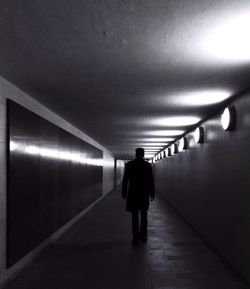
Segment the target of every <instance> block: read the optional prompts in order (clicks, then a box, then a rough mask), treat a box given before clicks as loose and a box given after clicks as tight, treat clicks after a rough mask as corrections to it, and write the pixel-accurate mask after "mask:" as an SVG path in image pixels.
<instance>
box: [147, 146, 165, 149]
mask: <svg viewBox="0 0 250 289" xmlns="http://www.w3.org/2000/svg"><path fill="white" fill-rule="evenodd" d="M143 148H144V150H147V149H156V150H160V149H162V148H163V146H152V147H151V146H149V147H148V146H147V147H143Z"/></svg>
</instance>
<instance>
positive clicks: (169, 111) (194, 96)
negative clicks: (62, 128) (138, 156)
mask: <svg viewBox="0 0 250 289" xmlns="http://www.w3.org/2000/svg"><path fill="white" fill-rule="evenodd" d="M249 30H250V2H249V1H241V0H204V1H203V0H182V1H180V0H171V1H167V0H133V1H132V0H126V1H124V0H98V1H94V0H88V1H87V0H85V1H84V0H71V1H68V0H60V1H59V0H54V1H51V0H40V1H38V0H32V1H20V0H19V1H17V0H12V1H10V0H6V1H1V3H0V33H1V34H0V35H1V41H0V74H1V75H2V76H3V77H5V78H6V79H8V80H9V81H11V82H12V83H14V84H15V85H17V86H18V87H19V88H21V89H22V90H24V91H25V92H27V93H29V94H30V95H31V96H33V97H34V98H36V99H37V100H38V101H40V102H41V103H42V104H44V105H45V106H47V107H49V108H50V109H52V110H53V111H55V112H56V113H58V114H59V115H61V116H62V117H64V118H65V119H66V120H68V121H69V122H71V123H72V124H74V125H75V126H76V127H78V128H79V129H81V130H84V131H85V132H86V133H87V134H89V135H90V136H92V137H93V138H95V139H96V140H98V141H99V142H100V143H101V144H103V145H104V146H106V147H107V148H109V149H110V150H111V151H113V152H114V153H115V154H118V155H133V154H134V147H137V146H146V147H147V146H150V144H153V143H154V141H155V142H156V141H157V142H158V143H163V144H164V145H165V143H166V141H167V140H166V139H165V140H161V139H159V140H158V139H156V137H157V138H160V137H163V136H162V135H161V132H159V131H160V130H169V129H171V130H172V129H178V130H183V131H186V130H187V129H189V128H190V126H183V124H182V123H178V121H179V120H178V119H175V120H174V125H175V126H172V123H169V119H168V118H169V117H179V116H182V117H183V116H185V117H187V116H189V117H190V116H191V117H197V118H199V119H203V118H205V117H207V116H208V115H209V114H210V113H212V112H214V111H215V110H216V109H218V107H219V106H220V105H221V103H220V101H223V100H225V99H227V98H230V97H232V96H234V95H235V94H238V93H239V92H240V91H242V90H244V89H246V88H247V87H248V85H249V72H250V69H249V62H250V40H249ZM170 120H171V119H170ZM191 121H192V120H191ZM195 121H198V120H197V119H195V120H194V122H195ZM184 124H188V122H187V121H185V122H184ZM157 135H158V136H157ZM166 137H167V136H166V135H165V138H166ZM158 145H159V146H161V144H158ZM155 146H157V145H155ZM157 149H158V148H157Z"/></svg>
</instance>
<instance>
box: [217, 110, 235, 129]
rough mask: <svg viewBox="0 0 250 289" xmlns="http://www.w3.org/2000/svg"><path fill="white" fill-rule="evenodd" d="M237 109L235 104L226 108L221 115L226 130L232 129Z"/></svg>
mask: <svg viewBox="0 0 250 289" xmlns="http://www.w3.org/2000/svg"><path fill="white" fill-rule="evenodd" d="M235 119H236V111H235V108H234V106H230V107H227V108H225V110H224V112H223V113H222V115H221V125H222V127H223V129H224V130H232V129H233V127H234V124H235Z"/></svg>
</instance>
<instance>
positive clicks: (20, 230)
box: [7, 100, 103, 266]
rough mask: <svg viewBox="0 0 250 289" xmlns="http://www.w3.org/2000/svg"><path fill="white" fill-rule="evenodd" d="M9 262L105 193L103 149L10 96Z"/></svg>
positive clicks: (12, 261) (17, 258)
mask: <svg viewBox="0 0 250 289" xmlns="http://www.w3.org/2000/svg"><path fill="white" fill-rule="evenodd" d="M7 104H8V116H7V119H8V124H7V125H8V132H7V135H8V144H9V146H8V151H7V155H8V161H7V162H8V164H7V165H8V183H7V238H8V240H7V263H8V266H11V265H13V264H14V263H16V262H17V261H18V260H19V259H20V258H22V257H23V256H25V255H26V254H27V253H29V252H30V251H31V250H32V249H34V248H35V247H36V246H37V245H38V244H39V243H41V242H42V241H44V240H45V239H46V238H47V237H49V236H50V235H51V234H52V233H53V232H55V231H56V230H57V229H58V228H60V227H61V226H62V225H64V224H65V223H66V222H67V221H69V220H70V219H71V218H73V217H74V216H76V215H77V214H78V213H79V212H80V211H82V210H83V209H84V208H86V207H87V206H88V205H89V204H91V203H92V202H93V201H95V200H96V199H97V198H98V197H99V196H101V194H102V179H103V177H102V173H103V170H102V165H103V164H102V160H103V152H102V151H101V150H99V149H97V148H95V147H94V146H92V145H90V144H88V143H86V142H84V141H82V140H81V139H79V138H77V137H75V136H73V135H71V134H70V133H68V132H66V131H64V130H62V129H61V128H59V127H57V126H55V125H54V124H52V123H50V122H48V121H47V120H45V119H43V118H41V117H39V116H38V115H36V114H34V113H33V112H31V111H29V110H27V109H25V108H23V107H22V106H20V105H18V104H16V103H15V102H13V101H11V100H8V103H7Z"/></svg>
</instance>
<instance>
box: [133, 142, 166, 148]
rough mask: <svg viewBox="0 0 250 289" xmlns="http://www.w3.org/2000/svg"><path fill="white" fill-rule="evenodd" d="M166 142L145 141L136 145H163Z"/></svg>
mask: <svg viewBox="0 0 250 289" xmlns="http://www.w3.org/2000/svg"><path fill="white" fill-rule="evenodd" d="M165 145H166V143H165V142H151V143H150V142H147V143H138V146H142V147H144V146H147V147H151V146H165Z"/></svg>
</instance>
